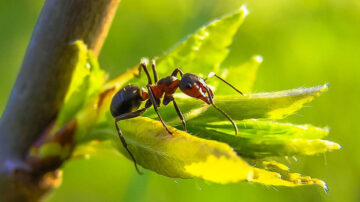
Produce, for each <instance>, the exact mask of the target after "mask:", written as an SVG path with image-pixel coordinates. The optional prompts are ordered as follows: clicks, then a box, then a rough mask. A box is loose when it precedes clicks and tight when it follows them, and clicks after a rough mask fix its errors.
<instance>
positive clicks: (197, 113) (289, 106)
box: [143, 85, 328, 126]
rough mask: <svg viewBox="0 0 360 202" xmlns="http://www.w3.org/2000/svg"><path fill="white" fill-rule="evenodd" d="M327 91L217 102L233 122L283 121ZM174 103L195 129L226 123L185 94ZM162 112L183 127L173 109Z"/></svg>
mask: <svg viewBox="0 0 360 202" xmlns="http://www.w3.org/2000/svg"><path fill="white" fill-rule="evenodd" d="M327 90H328V86H327V85H321V86H315V87H311V88H299V89H292V90H285V91H277V92H270V93H255V94H248V95H246V96H241V95H237V94H235V95H232V96H229V95H225V96H221V95H220V96H217V95H215V97H214V101H215V103H216V105H217V106H218V107H219V108H221V109H222V110H224V111H225V112H226V113H227V114H228V115H230V117H231V118H232V119H234V120H243V119H251V118H268V119H281V118H284V117H286V116H288V115H291V114H293V113H294V112H296V111H298V110H299V109H301V108H302V107H303V105H304V104H306V103H309V102H311V101H312V100H313V99H314V98H315V97H317V96H319V95H321V93H323V92H326V91H327ZM175 100H176V102H177V104H178V106H179V108H180V110H181V111H182V112H183V114H184V116H185V120H186V121H187V123H188V125H192V124H193V125H196V124H199V123H202V122H204V121H205V122H217V121H224V120H227V119H226V118H225V117H224V116H222V115H221V114H220V113H219V112H218V111H217V110H215V109H214V108H212V107H211V106H210V105H207V104H204V102H202V101H201V100H197V99H194V98H191V97H188V96H186V95H183V94H176V95H175ZM159 111H160V114H161V115H162V117H163V118H164V120H167V123H168V124H170V125H173V126H178V125H181V122H180V120H179V117H178V116H177V114H176V112H175V110H174V108H173V107H172V106H171V105H169V106H163V107H160V108H159ZM143 116H147V117H150V118H153V119H156V118H157V115H156V114H155V113H154V111H153V110H152V109H150V110H149V111H147V112H146V113H145V114H144V115H143Z"/></svg>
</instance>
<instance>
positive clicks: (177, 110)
mask: <svg viewBox="0 0 360 202" xmlns="http://www.w3.org/2000/svg"><path fill="white" fill-rule="evenodd" d="M172 101H173V104H174V107H175V110H176V113H177V114H178V116H179V118H180V120H181V123H182V125H183V127H184V131H187V129H186V122H185V119H184V116H183V114H182V113H181V111H180V109H179V107H178V106H177V104H176V102H175V99H174V98H172Z"/></svg>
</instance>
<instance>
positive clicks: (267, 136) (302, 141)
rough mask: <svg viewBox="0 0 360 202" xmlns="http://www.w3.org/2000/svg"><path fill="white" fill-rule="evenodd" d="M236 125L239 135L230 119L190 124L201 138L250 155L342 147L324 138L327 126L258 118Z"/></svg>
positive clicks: (304, 153) (316, 150) (318, 151)
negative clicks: (227, 145) (277, 121)
mask: <svg viewBox="0 0 360 202" xmlns="http://www.w3.org/2000/svg"><path fill="white" fill-rule="evenodd" d="M236 124H237V126H238V128H239V132H238V134H237V135H235V134H234V129H233V126H232V125H231V124H230V123H229V122H210V123H208V122H205V123H203V124H197V125H190V126H189V127H188V130H189V131H190V133H193V134H194V135H196V136H198V137H201V138H205V139H210V140H216V141H220V142H225V143H227V144H229V145H230V146H231V147H232V148H234V150H235V151H236V152H237V153H238V154H239V155H240V156H243V157H248V158H264V157H268V156H293V155H314V154H318V153H324V152H327V151H332V150H338V149H340V145H338V144H337V143H334V142H331V141H327V140H322V139H321V138H323V137H325V136H326V135H327V134H328V132H329V131H328V129H327V128H317V127H314V126H311V125H293V124H290V123H276V122H272V121H265V120H256V119H250V120H243V121H237V122H236Z"/></svg>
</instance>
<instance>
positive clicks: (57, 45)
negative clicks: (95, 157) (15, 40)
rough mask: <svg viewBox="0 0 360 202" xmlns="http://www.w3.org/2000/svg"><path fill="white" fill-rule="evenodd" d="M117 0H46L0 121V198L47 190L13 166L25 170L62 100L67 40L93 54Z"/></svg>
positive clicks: (28, 197) (30, 197)
mask: <svg viewBox="0 0 360 202" xmlns="http://www.w3.org/2000/svg"><path fill="white" fill-rule="evenodd" d="M119 1H120V0H96V1H95V0H94V1H89V0H47V1H46V2H45V4H44V7H43V9H42V11H41V14H40V17H39V19H38V22H37V25H36V27H35V29H34V31H33V36H32V38H31V41H30V44H29V46H28V48H27V52H26V55H25V58H24V60H23V64H22V66H21V70H20V72H19V74H18V77H17V80H16V82H15V85H14V87H13V89H12V92H11V95H10V98H9V100H8V103H7V106H6V109H5V111H4V113H3V115H2V118H1V120H0V201H19V200H21V201H36V200H39V199H40V197H41V196H42V195H43V194H44V193H46V191H47V190H48V188H49V187H45V188H44V187H40V186H39V185H38V184H36V183H37V182H34V180H33V179H34V176H28V175H27V174H26V172H20V173H21V174H20V175H17V177H15V175H14V174H15V171H16V172H17V171H26V170H27V169H28V167H27V164H26V162H25V159H26V155H27V153H28V151H29V148H30V147H31V145H32V144H33V143H34V142H35V141H36V140H37V139H38V138H39V136H40V135H41V133H42V132H43V131H44V130H45V128H46V127H47V126H48V125H49V124H50V123H51V122H52V121H53V120H54V118H55V117H56V115H57V113H58V111H59V109H60V108H61V106H62V104H63V100H64V97H65V94H66V92H67V89H68V86H69V84H70V80H71V75H72V72H73V67H74V65H72V63H73V62H74V58H73V57H74V53H75V52H74V50H73V49H72V48H71V46H69V44H70V43H71V42H72V41H74V40H77V39H81V40H83V41H84V42H85V44H87V45H88V47H89V49H91V50H93V52H94V55H95V56H98V54H99V52H100V49H101V47H102V44H103V42H104V40H105V37H106V35H107V33H108V30H109V27H110V24H111V22H112V19H113V17H114V14H115V11H116V9H117V6H118V3H119ZM19 176H21V177H20V178H19Z"/></svg>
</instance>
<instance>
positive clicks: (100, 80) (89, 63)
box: [55, 40, 105, 129]
mask: <svg viewBox="0 0 360 202" xmlns="http://www.w3.org/2000/svg"><path fill="white" fill-rule="evenodd" d="M71 46H72V48H74V49H77V61H76V63H75V64H76V67H75V69H74V72H73V75H72V79H71V84H70V87H69V90H68V92H67V94H66V97H65V102H64V106H63V107H62V109H61V111H60V113H59V115H58V118H57V122H56V124H57V126H56V127H55V129H59V127H61V126H62V125H64V124H65V123H67V122H68V121H70V120H71V119H73V118H74V117H75V116H76V114H77V112H79V111H80V110H81V109H82V107H83V106H84V105H85V103H86V102H88V101H89V99H90V98H91V97H93V96H95V95H97V94H98V93H99V91H100V90H101V88H102V86H103V84H104V81H105V73H104V72H103V70H101V69H100V66H99V64H98V62H97V60H96V59H94V57H93V55H92V53H91V51H89V50H88V49H87V46H86V44H84V42H83V41H80V40H78V41H75V42H73V43H72V44H71Z"/></svg>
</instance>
